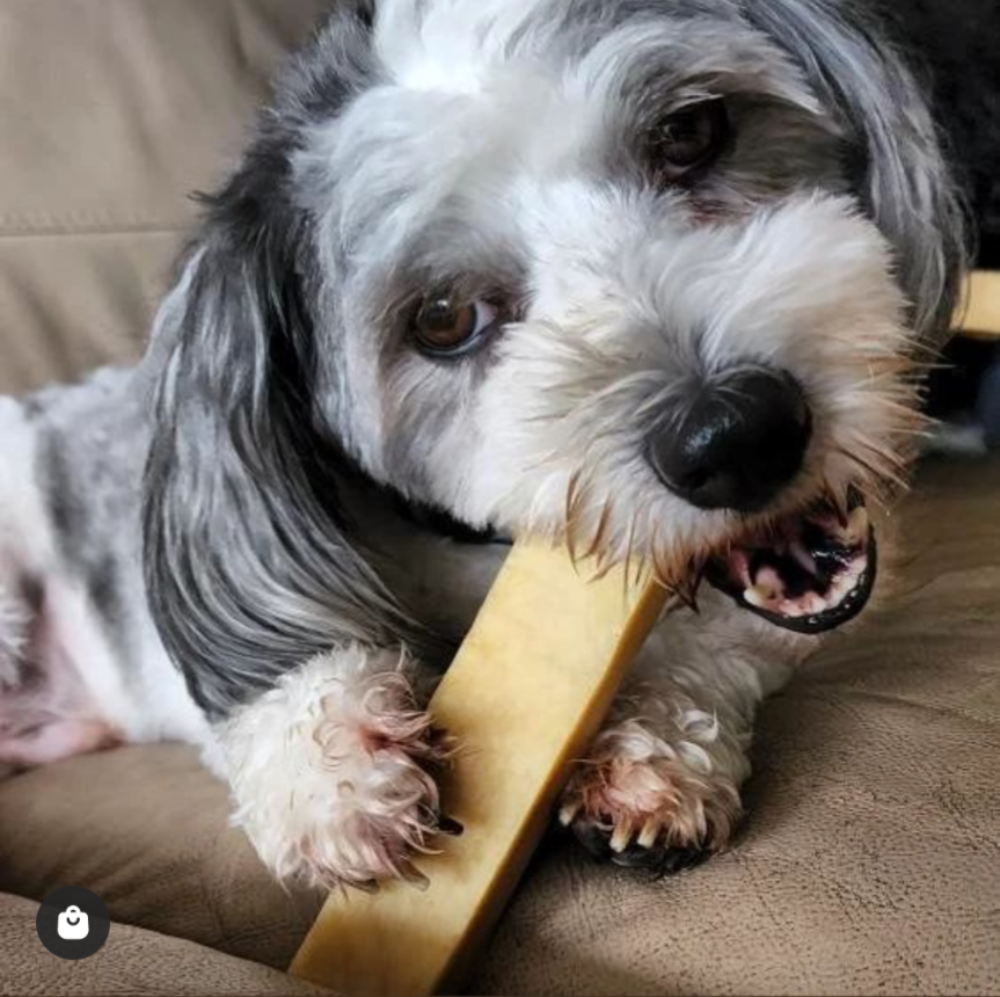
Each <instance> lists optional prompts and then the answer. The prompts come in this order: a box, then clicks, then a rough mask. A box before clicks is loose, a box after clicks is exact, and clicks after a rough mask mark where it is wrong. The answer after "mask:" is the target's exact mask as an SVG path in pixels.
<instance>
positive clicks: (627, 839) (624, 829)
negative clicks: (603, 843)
mask: <svg viewBox="0 0 1000 997" xmlns="http://www.w3.org/2000/svg"><path fill="white" fill-rule="evenodd" d="M631 841H632V824H631V823H623V824H619V825H618V826H617V827H616V828H615V830H614V834H612V835H611V841H610V845H611V851H613V852H614V853H615V854H616V855H621V854H622V852H624V851H625V849H626V848H628V847H629V844H630V843H631Z"/></svg>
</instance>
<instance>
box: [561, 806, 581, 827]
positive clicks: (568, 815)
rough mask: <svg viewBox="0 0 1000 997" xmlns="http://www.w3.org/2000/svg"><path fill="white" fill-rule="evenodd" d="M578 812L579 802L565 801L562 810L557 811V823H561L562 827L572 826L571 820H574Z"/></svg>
mask: <svg viewBox="0 0 1000 997" xmlns="http://www.w3.org/2000/svg"><path fill="white" fill-rule="evenodd" d="M579 812H580V804H579V803H576V802H573V803H567V804H566V805H565V806H564V807H563V808H562V810H560V811H559V823H560V824H562V826H563V827H572V826H573V821H575V820H576V815H577V814H578V813H579Z"/></svg>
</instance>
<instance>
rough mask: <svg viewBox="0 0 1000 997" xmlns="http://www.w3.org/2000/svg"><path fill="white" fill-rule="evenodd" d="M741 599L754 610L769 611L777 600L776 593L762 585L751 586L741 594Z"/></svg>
mask: <svg viewBox="0 0 1000 997" xmlns="http://www.w3.org/2000/svg"><path fill="white" fill-rule="evenodd" d="M743 598H744V599H745V600H746V601H747V602H748V603H749V604H750V605H751V606H753V607H755V608H756V609H769V608H770V607H771V604H772V603H773V602H774V601H775V599H776V598H777V593H776V592H775V591H774V590H773V589H769V588H765V587H764V586H763V585H751V586H750V588H748V589H746V590H745V591H744V592H743Z"/></svg>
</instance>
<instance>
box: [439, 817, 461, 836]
mask: <svg viewBox="0 0 1000 997" xmlns="http://www.w3.org/2000/svg"><path fill="white" fill-rule="evenodd" d="M437 829H438V832H439V833H440V834H446V835H448V837H450V838H460V837H461V836H462V835H463V834H465V827H464V826H463V825H462V824H460V823H459V822H458V821H457V820H453V819H452V818H451V817H440V818H439V819H438V825H437Z"/></svg>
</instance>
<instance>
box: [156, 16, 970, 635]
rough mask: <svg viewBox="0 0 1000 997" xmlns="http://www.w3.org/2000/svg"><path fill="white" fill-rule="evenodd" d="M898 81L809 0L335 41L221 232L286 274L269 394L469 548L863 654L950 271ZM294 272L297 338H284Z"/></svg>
mask: <svg viewBox="0 0 1000 997" xmlns="http://www.w3.org/2000/svg"><path fill="white" fill-rule="evenodd" d="M887 58H888V57H887V56H885V55H884V54H881V53H880V52H879V49H878V47H877V46H876V45H874V44H873V43H872V42H871V41H870V39H869V38H868V36H867V35H866V34H865V33H864V32H863V31H857V30H854V29H853V28H852V27H851V26H850V25H849V23H848V22H847V20H844V19H841V18H840V16H839V15H837V14H835V13H833V12H832V8H831V7H830V5H829V4H825V3H822V4H821V3H814V2H811V0H795V2H791V0H788V2H785V0H753V2H749V3H736V2H735V0H734V2H728V0H716V2H705V0H427V2H420V0H383V2H381V3H379V4H378V5H377V9H375V10H374V11H373V10H372V8H371V7H370V5H368V4H362V5H360V7H359V8H358V9H356V10H351V11H348V12H346V13H341V14H340V15H339V20H338V22H337V23H336V24H334V25H333V26H332V27H331V28H330V29H329V31H328V33H327V34H326V35H325V36H324V37H323V38H322V39H321V42H320V44H319V45H318V46H317V47H316V48H315V49H314V50H313V51H312V52H311V54H309V55H308V56H307V57H306V59H305V61H304V62H303V63H302V64H301V65H300V66H299V68H298V69H297V70H296V71H295V72H294V73H292V75H291V76H290V77H289V80H288V81H286V92H285V94H284V97H283V99H282V101H280V102H279V105H278V112H277V118H276V120H274V121H272V122H271V125H270V126H269V130H268V131H267V133H266V134H265V136H264V137H263V138H262V140H261V141H260V143H259V145H258V149H257V153H256V155H252V156H251V158H250V159H249V160H248V161H247V165H246V166H245V167H244V170H243V172H242V174H241V176H240V177H238V178H237V180H236V181H234V183H233V184H232V185H231V186H230V188H229V189H228V190H227V191H226V192H225V193H224V194H223V196H222V198H221V199H220V201H219V202H217V205H216V214H215V218H214V223H215V225H216V226H217V231H216V240H217V241H219V242H221V243H224V244H225V245H227V246H228V247H229V248H230V251H231V253H234V252H243V251H245V249H246V247H247V246H251V247H259V246H261V245H266V244H267V243H268V239H270V240H271V241H272V242H277V243H280V244H281V249H280V250H279V252H278V260H279V262H277V263H275V262H274V261H273V260H265V264H266V266H265V269H266V275H265V276H264V277H261V276H260V275H259V274H258V276H257V277H256V278H254V279H255V280H257V281H258V282H260V281H263V283H265V284H267V285H269V286H268V287H267V288H266V289H265V291H264V292H263V296H264V297H266V298H267V299H269V301H268V302H267V303H265V304H264V305H262V306H261V308H260V312H259V313H257V314H255V315H253V316H251V319H252V322H253V324H254V326H255V327H260V329H258V331H259V332H260V331H261V330H262V335H263V336H264V337H265V339H266V343H265V344H264V345H261V344H260V343H258V344H257V346H256V347H255V348H254V352H255V361H254V362H256V363H259V364H260V365H261V368H260V370H255V372H254V374H253V375H252V377H251V376H249V375H248V380H249V381H252V383H253V384H254V385H255V388H254V391H253V392H252V393H253V395H254V397H258V396H261V395H263V394H267V395H268V396H270V397H274V396H275V395H280V394H282V393H283V392H285V391H286V389H287V388H288V385H289V384H292V385H293V387H294V390H295V391H296V392H297V393H298V395H299V396H301V395H302V394H303V393H304V394H307V395H308V397H309V404H308V415H307V416H306V418H307V419H308V420H309V421H310V423H311V429H310V433H312V434H313V435H312V436H310V439H312V440H313V442H314V443H315V440H328V441H331V442H333V443H335V444H336V446H337V447H338V448H341V449H343V450H346V452H347V453H348V454H349V455H350V456H351V458H353V460H354V461H355V462H356V463H357V464H358V465H360V467H361V468H362V469H363V470H364V471H365V472H366V473H367V474H368V475H370V476H371V477H372V478H374V479H375V480H377V481H378V482H380V483H382V484H385V485H388V486H391V487H392V488H393V489H395V490H396V491H398V492H400V493H401V494H403V495H404V496H406V497H408V498H410V499H412V500H416V501H420V502H424V503H428V504H430V505H433V506H436V507H439V508H441V509H444V510H446V511H447V512H449V513H450V514H451V515H453V516H454V517H456V518H457V519H459V520H461V521H463V522H466V523H468V524H470V525H474V526H491V527H493V528H496V529H500V530H505V531H509V532H511V533H514V534H520V533H524V532H527V531H536V532H542V533H545V534H548V535H552V536H560V537H561V536H565V537H567V538H568V539H569V540H570V541H571V542H572V543H574V544H575V545H576V546H577V549H579V550H581V551H592V552H594V553H596V554H597V555H598V556H599V557H600V558H602V559H603V560H604V561H606V562H611V561H620V560H624V559H626V558H628V557H630V556H631V557H636V558H639V559H645V560H647V561H651V562H653V563H654V564H655V565H656V566H657V568H658V569H659V571H660V573H661V575H662V576H663V577H664V579H665V580H666V581H668V582H670V583H671V584H674V585H680V584H682V581H683V580H684V579H690V578H692V577H696V576H699V575H700V574H701V573H702V572H703V571H704V572H707V574H708V577H709V579H710V580H711V581H713V582H714V583H715V584H716V585H717V586H718V587H720V588H722V589H724V590H725V591H727V592H730V593H731V594H732V595H733V596H734V598H736V599H737V600H738V601H739V602H740V604H741V605H743V606H745V607H748V608H752V609H754V610H755V611H757V612H759V613H760V614H762V615H764V616H765V617H766V618H768V619H770V620H771V621H773V622H775V623H778V624H781V625H783V626H787V627H790V628H793V629H803V630H807V631H819V630H822V629H827V628H828V627H830V626H832V625H835V624H837V623H840V622H842V621H843V620H845V619H847V618H849V617H850V616H851V615H853V614H854V613H855V612H856V611H857V610H858V609H859V608H860V607H861V606H862V605H863V604H864V601H865V599H866V597H867V592H868V590H869V588H870V583H871V580H872V577H873V574H874V565H873V563H872V561H873V555H874V547H873V543H872V540H871V538H870V535H869V528H868V524H867V517H866V515H865V514H864V513H863V512H860V511H859V510H860V509H861V503H862V502H863V500H864V499H865V498H866V497H867V498H872V497H875V498H878V497H880V496H881V495H882V494H883V493H884V492H885V490H886V488H887V486H891V485H892V484H893V483H895V482H898V480H899V479H900V477H901V475H902V473H903V471H904V469H905V464H906V461H907V454H908V443H909V441H910V439H911V436H912V434H913V432H914V431H915V429H916V427H917V426H918V420H917V419H916V417H915V415H914V405H915V396H914V388H913V381H912V377H911V374H912V363H913V359H914V345H915V342H916V340H917V339H918V338H921V337H925V336H926V334H927V333H928V331H929V330H930V329H931V327H932V326H933V325H934V324H935V321H936V319H938V318H940V316H941V314H943V313H944V312H946V311H947V310H948V307H949V295H950V291H951V288H952V285H953V283H954V271H955V257H956V255H957V250H956V247H957V235H956V225H955V221H954V217H955V212H954V205H953V203H952V201H951V195H950V190H949V188H948V185H947V183H946V181H945V179H944V176H943V172H942V168H941V165H940V160H939V158H938V153H937V148H936V145H935V141H934V136H933V129H932V128H931V125H930V123H929V121H928V119H927V115H926V112H925V110H924V108H923V106H922V104H921V103H920V99H919V97H918V96H917V92H916V90H915V89H912V88H911V85H910V83H909V78H908V76H906V73H905V71H904V70H903V69H902V68H901V67H899V66H898V65H897V64H895V63H889V62H887V61H886V60H887ZM276 164H277V165H276ZM255 171H256V173H255ZM253 191H256V193H255V194H254V195H253V197H250V195H249V194H248V192H253ZM248 198H249V200H251V201H253V203H252V204H251V205H250V206H249V207H248V205H247V204H245V203H243V202H244V201H247V200H248ZM241 199H242V200H241ZM258 202H259V203H258ZM270 202H274V203H275V204H277V205H278V207H277V208H274V207H273V205H272V207H271V209H269V208H268V205H269V203H270ZM234 204H235V209H234ZM230 209H233V210H230ZM227 212H228V214H227ZM277 215H280V216H281V217H280V218H278V217H277ZM237 216H238V218H239V222H237V221H234V218H236V217H237ZM237 224H242V225H244V226H250V231H248V232H246V233H244V234H242V235H239V236H238V237H237V236H234V235H233V233H232V231H231V230H232V229H233V227H234V226H236V225H237ZM254 225H258V226H260V227H261V228H262V229H267V231H264V232H258V233H257V234H256V236H255V235H254V231H253V226H254ZM226 226H228V229H227V228H226ZM268 227H269V228H268ZM220 231H221V234H220ZM275 233H279V234H278V235H275ZM210 235H211V231H210ZM206 242H207V244H208V245H209V249H208V250H207V251H206V252H207V253H209V254H210V253H211V242H210V240H206ZM282 254H284V255H282ZM254 259H255V257H254V256H253V254H252V252H251V254H250V263H249V264H248V266H250V267H253V268H256V269H257V270H259V269H260V264H259V262H254ZM282 259H284V260H292V261H294V266H295V269H296V270H297V273H298V276H299V280H298V284H299V294H298V298H299V299H300V303H299V304H298V305H297V306H296V307H297V308H300V309H301V310H302V311H303V312H304V318H303V320H302V321H301V322H300V323H298V324H297V325H296V330H293V331H292V332H289V323H288V322H287V316H281V315H279V316H278V321H277V325H278V326H279V329H278V331H277V332H275V331H273V330H271V331H269V330H267V329H266V328H264V327H266V326H267V325H268V321H269V320H268V315H272V316H273V315H274V312H275V311H278V312H280V311H281V310H282V309H284V308H286V306H285V305H284V304H282V302H283V301H284V300H285V299H284V297H283V292H281V291H280V290H276V286H277V285H279V284H280V275H277V276H276V271H277V270H278V269H280V267H281V266H282V264H281V262H280V261H281V260H282ZM226 266H228V270H226V269H225V268H226ZM219 267H220V268H221V269H223V270H224V271H225V279H226V280H228V282H229V284H230V285H232V284H233V283H234V281H238V276H239V275H238V273H237V274H235V275H234V274H233V268H232V264H231V263H229V264H219ZM203 269H204V268H203ZM189 279H190V280H191V281H193V282H194V285H195V289H196V290H197V287H198V284H197V282H198V281H199V280H200V279H201V277H200V276H199V275H197V274H196V275H195V276H194V277H192V278H189ZM216 283H218V279H217V280H216ZM206 289H207V290H206ZM188 290H189V291H190V288H189V289H188ZM202 290H205V293H206V296H207V297H209V298H211V297H212V294H213V292H212V283H211V279H210V278H205V285H204V287H203V288H202ZM186 293H187V292H186ZM215 293H217V292H215ZM226 307H229V304H227V303H223V304H222V305H221V307H220V306H218V303H217V304H216V306H215V307H214V314H215V315H216V318H215V320H214V321H215V322H216V323H217V322H218V315H219V313H220V312H222V311H224V310H225V308H226ZM237 307H238V308H245V307H246V305H245V303H244V304H239V305H237ZM207 311H208V308H207V306H206V308H205V309H203V310H202V312H199V314H198V315H197V316H195V318H194V319H192V318H191V316H190V315H188V318H187V322H188V323H189V324H190V323H192V322H194V324H198V323H201V324H205V323H207V322H208V319H207V318H206V317H205V314H203V312H204V313H206V314H207ZM261 313H262V314H261ZM199 316H200V317H199ZM181 324H182V325H183V322H182V323H181ZM303 330H305V331H303ZM245 335H247V334H246V333H245V332H244V336H245ZM180 336H181V343H182V346H181V349H184V348H185V345H184V344H185V342H186V343H187V345H188V347H190V346H191V344H193V342H194V341H195V340H198V341H199V342H200V343H201V347H200V348H201V349H203V350H206V349H209V350H212V349H217V348H218V346H217V344H218V342H219V341H220V336H219V334H218V332H216V333H215V334H213V335H208V334H203V335H201V336H200V337H197V336H195V337H192V336H191V334H187V335H186V337H185V334H184V333H183V332H182V333H181V334H180ZM282 337H284V339H285V340H287V342H286V345H285V346H284V347H282V346H281V339H282ZM221 339H222V340H223V341H224V339H225V337H224V336H223V337H221ZM306 340H307V342H306V343H305V345H303V342H304V341H306ZM276 342H277V344H278V345H277V346H276ZM208 343H211V345H207V344H208ZM244 349H246V347H244ZM276 350H277V353H276ZM286 352H293V353H295V355H296V356H297V358H298V359H297V361H296V363H295V364H294V365H293V367H294V372H293V374H292V375H288V374H287V371H285V372H283V374H282V377H281V378H280V379H278V378H275V377H274V376H273V373H269V371H273V368H274V366H275V364H274V359H275V356H276V355H278V356H279V357H280V356H283V355H284V353H286ZM224 362H233V361H224ZM199 364H200V367H201V369H202V370H204V369H205V368H204V361H203V360H202V361H198V359H197V357H196V356H194V355H193V354H191V355H189V374H191V375H192V377H193V375H195V374H196V368H198V367H199ZM265 365H266V366H265ZM183 376H184V375H183V365H182V364H181V363H180V362H179V361H176V358H175V364H174V366H173V368H172V369H171V373H170V377H168V383H169V384H170V385H171V391H174V392H175V389H176V388H177V385H178V384H182V383H183ZM265 382H266V390H265V387H264V386H265ZM166 397H167V398H168V399H170V400H173V399H174V398H175V397H176V392H175V393H174V394H171V392H170V391H168V392H167V393H166ZM222 404H223V407H225V405H229V404H232V405H235V404H237V403H236V402H235V401H233V400H232V397H231V396H228V395H227V399H226V400H224V401H223V403H222ZM261 404H264V403H261ZM175 414H176V413H175ZM229 423H230V424H232V419H231V418H230V419H229ZM274 445H275V446H278V445H279V444H278V443H275V444H274ZM213 459H215V460H216V461H218V457H217V456H216V457H215V458H213ZM189 487H190V485H189ZM202 487H204V482H203V483H202Z"/></svg>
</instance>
